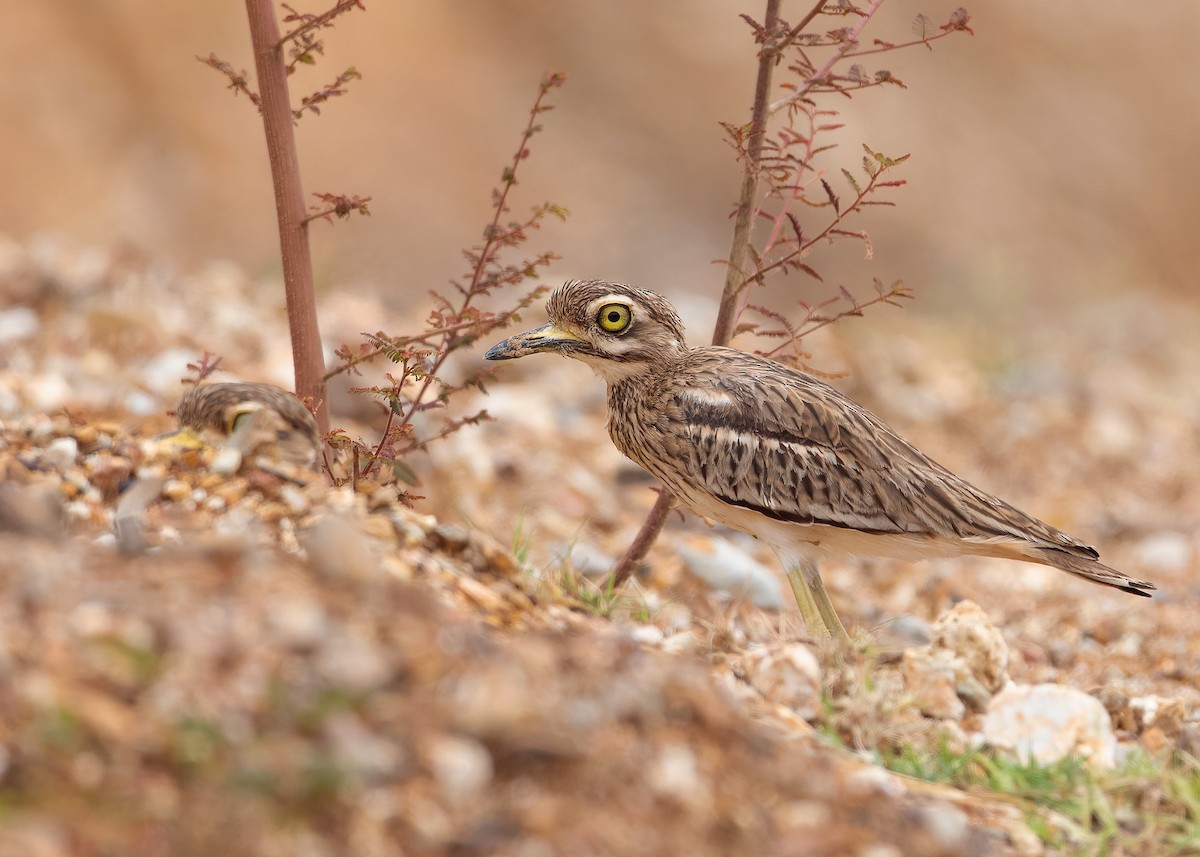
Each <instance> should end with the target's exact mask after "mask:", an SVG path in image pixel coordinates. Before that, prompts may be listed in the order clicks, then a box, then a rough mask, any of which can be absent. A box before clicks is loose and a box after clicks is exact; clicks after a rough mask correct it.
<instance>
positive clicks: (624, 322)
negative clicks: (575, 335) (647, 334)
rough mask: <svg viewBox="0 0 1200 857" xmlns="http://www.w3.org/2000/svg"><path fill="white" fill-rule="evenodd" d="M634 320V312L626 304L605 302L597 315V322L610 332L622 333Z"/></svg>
mask: <svg viewBox="0 0 1200 857" xmlns="http://www.w3.org/2000/svg"><path fill="white" fill-rule="evenodd" d="M632 322H633V313H632V312H630V310H629V307H627V306H626V305H625V304H605V305H604V306H602V307H600V312H599V313H597V315H596V323H597V324H598V325H600V327H602V328H603V329H604V330H607V331H608V332H609V333H620V332H621V331H622V330H624V329H625V328H627V327H629V325H630V324H631V323H632Z"/></svg>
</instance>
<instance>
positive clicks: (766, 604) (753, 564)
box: [676, 536, 787, 610]
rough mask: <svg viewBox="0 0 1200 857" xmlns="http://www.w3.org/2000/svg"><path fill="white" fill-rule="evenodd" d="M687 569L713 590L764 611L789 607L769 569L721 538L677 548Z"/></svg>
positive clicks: (692, 542) (711, 538) (696, 539)
mask: <svg viewBox="0 0 1200 857" xmlns="http://www.w3.org/2000/svg"><path fill="white" fill-rule="evenodd" d="M676 550H677V551H678V552H679V557H680V559H682V560H683V564H684V566H686V567H687V569H688V571H690V572H691V573H692V574H694V575H695V576H696V577H698V578H700V579H701V580H703V581H704V582H705V583H707V584H708V585H709V586H710V587H712V588H713V589H717V590H720V591H722V592H728V593H729V594H730V595H732V596H733V597H734V598H743V597H744V598H746V599H747V600H748V601H749V602H750V603H751V604H753V605H754V606H755V607H758V608H759V609H761V610H781V609H783V608H784V607H785V606H786V605H787V600H786V599H785V598H784V596H783V587H782V586H781V585H780V583H779V579H778V578H777V577H776V576H775V575H774V574H772V573H771V571H770V569H768V568H767V567H766V566H764V565H763V564H762V563H760V562H758V561H756V560H755V559H754V558H753V557H751V556H750V555H749V554H747V553H746V552H745V551H743V550H742V549H741V548H739V547H737V546H736V545H734V544H733V543H732V542H730V541H727V540H726V539H722V538H719V537H715V536H712V537H708V538H695V539H691V540H689V541H688V542H680V543H679V544H678V545H677V546H676Z"/></svg>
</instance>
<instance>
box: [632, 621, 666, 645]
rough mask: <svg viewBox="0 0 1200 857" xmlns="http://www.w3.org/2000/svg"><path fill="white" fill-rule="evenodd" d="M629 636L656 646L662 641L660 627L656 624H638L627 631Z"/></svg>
mask: <svg viewBox="0 0 1200 857" xmlns="http://www.w3.org/2000/svg"><path fill="white" fill-rule="evenodd" d="M629 636H630V637H632V638H633V639H634V640H636V641H637V642H639V643H645V644H646V645H649V646H658V645H660V644H661V643H662V641H663V632H662V629H661V628H659V627H657V626H656V625H638V626H637V627H636V628H634V629H633V630H632V631H630V632H629Z"/></svg>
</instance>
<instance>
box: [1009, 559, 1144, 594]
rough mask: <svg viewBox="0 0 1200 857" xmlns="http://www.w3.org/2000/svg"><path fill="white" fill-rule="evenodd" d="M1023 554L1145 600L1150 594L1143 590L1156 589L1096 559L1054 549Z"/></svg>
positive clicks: (1035, 560) (1032, 560)
mask: <svg viewBox="0 0 1200 857" xmlns="http://www.w3.org/2000/svg"><path fill="white" fill-rule="evenodd" d="M1023 553H1024V556H1023V557H1022V558H1023V559H1027V560H1029V561H1030V562H1037V563H1041V564H1042V565H1049V566H1053V567H1054V568H1058V569H1061V570H1062V571H1065V572H1067V573H1068V574H1073V575H1075V576H1076V577H1082V578H1083V579H1084V580H1090V581H1091V582H1092V583H1099V584H1101V585H1103V586H1111V587H1113V588H1114V589H1120V590H1121V591H1123V592H1129V593H1132V594H1134V595H1141V596H1143V597H1145V598H1149V597H1150V593H1149V592H1146V591H1145V590H1147V589H1157V588H1158V587H1156V586H1155V585H1154V584H1153V583H1150V582H1149V581H1145V580H1134V579H1133V578H1132V577H1130V576H1129V575H1127V574H1124V573H1122V572H1119V571H1117V570H1116V569H1115V568H1109V567H1108V566H1107V565H1105V564H1104V563H1102V562H1100V560H1098V559H1092V558H1090V557H1081V556H1077V555H1075V554H1072V553H1067V552H1066V551H1062V550H1056V549H1054V548H1032V549H1030V550H1029V551H1028V552H1023Z"/></svg>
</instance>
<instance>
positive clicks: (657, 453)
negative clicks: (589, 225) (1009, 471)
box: [485, 280, 1155, 642]
mask: <svg viewBox="0 0 1200 857" xmlns="http://www.w3.org/2000/svg"><path fill="white" fill-rule="evenodd" d="M546 310H547V313H548V314H549V316H550V322H549V323H548V324H545V325H543V326H542V327H539V328H536V329H534V330H530V331H528V332H526V333H522V334H519V335H517V336H513V337H511V338H509V339H506V340H505V341H504V342H501V343H499V344H498V345H496V346H494V347H493V348H492V349H491V350H490V351H488V352H487V354H486V355H485V356H486V357H487V359H489V360H508V359H512V358H515V357H524V356H525V355H527V354H537V353H539V352H553V353H557V354H562V355H564V356H566V357H572V358H574V359H576V360H580V361H582V362H583V363H586V364H587V365H588V366H590V367H591V368H592V369H593V370H594V371H595V372H596V374H597V375H599V376H600V377H602V378H603V379H604V380H605V381H606V382H607V384H608V432H609V435H610V436H611V437H612V440H613V443H615V444H616V446H617V448H618V449H619V450H621V452H623V453H624V454H625V455H626V456H628V457H629V458H630V459H632V460H633V461H635V462H636V463H638V464H640V465H641V466H642V467H644V468H646V470H648V471H650V473H652V474H653V475H654V476H656V477H658V479H659V480H660V481H661V482H662V483H663V485H664V486H665V487H666V488H667V490H669V491H670V492H671V493H672V494H674V495H675V496H676V497H677V498H678V499H679V500H680V502H682V503H683V505H685V506H687V507H688V508H690V509H691V510H692V511H693V512H695V513H696V514H698V515H701V516H703V517H705V518H710V519H711V520H714V521H717V522H719V523H722V524H725V525H727V526H730V527H733V528H734V529H738V530H741V531H742V532H745V533H749V534H751V535H753V536H755V537H756V538H759V539H761V540H762V541H764V542H766V543H767V544H768V545H770V546H771V547H772V548H773V549H774V550H775V552H776V553H777V554H778V556H779V558H780V561H781V562H782V563H783V566H784V568H785V570H786V571H787V576H788V580H789V582H790V583H791V586H792V591H793V592H794V593H795V596H796V603H797V604H798V605H799V607H800V612H801V613H802V614H803V617H804V621H805V623H806V625H807V626H808V628H809V630H810V632H814V633H819V632H820V631H821V630H822V628H823V629H824V630H825V631H826V632H828V633H829V635H830V636H832V637H835V638H837V639H839V640H840V641H843V642H844V641H846V640H847V639H848V638H847V636H846V631H845V629H844V628H843V627H842V623H841V620H840V619H838V615H837V612H836V611H835V610H834V608H833V604H832V602H831V601H830V600H829V594H828V593H827V592H826V590H825V585H824V583H822V581H821V575H820V572H819V570H818V566H817V563H818V561H819V560H820V559H821V558H822V557H823V556H826V555H828V554H831V553H850V554H870V555H879V556H893V557H899V558H902V559H929V558H932V557H947V556H961V555H966V554H976V555H980V556H990V557H1001V558H1004V559H1015V560H1022V561H1025V562H1033V563H1039V564H1041V565H1048V566H1052V567H1054V568H1057V569H1061V570H1062V571H1065V572H1067V573H1069V574H1073V575H1075V576H1077V577H1081V578H1083V579H1085V580H1089V581H1092V582H1093V583H1100V584H1103V585H1105V586H1111V587H1114V588H1116V589H1120V590H1122V591H1124V592H1130V593H1133V594H1134V595H1148V593H1147V592H1146V590H1150V589H1154V588H1155V587H1154V584H1152V583H1147V582H1146V581H1143V580H1134V579H1133V578H1131V577H1128V576H1127V575H1125V574H1122V573H1121V572H1119V571H1117V570H1116V569H1113V568H1109V567H1108V566H1106V565H1104V564H1103V563H1101V562H1100V560H1099V558H1098V557H1099V554H1098V553H1097V552H1096V550H1095V548H1092V547H1089V546H1088V545H1086V544H1084V543H1083V542H1081V541H1079V540H1078V539H1076V538H1074V537H1073V536H1069V535H1067V534H1066V533H1064V532H1061V531H1060V530H1057V529H1055V528H1054V527H1052V526H1050V525H1049V524H1047V523H1044V522H1042V521H1039V520H1038V519H1037V518H1034V517H1031V516H1029V515H1027V514H1025V513H1024V512H1022V511H1021V510H1019V509H1017V508H1015V507H1013V506H1010V505H1009V504H1008V503H1005V502H1004V501H1003V500H1001V499H999V498H998V497H993V496H992V495H990V494H988V493H986V492H984V491H981V490H980V489H978V488H976V487H975V486H974V485H972V484H971V483H969V482H967V481H966V480H965V479H962V478H961V477H959V476H956V475H955V474H953V473H951V472H950V471H949V470H947V469H946V468H944V467H942V466H941V465H940V464H938V463H937V462H935V461H933V460H932V459H931V458H929V457H928V456H926V455H925V454H924V453H922V452H921V451H920V450H918V449H917V448H916V447H915V446H913V445H912V444H911V443H909V442H908V441H906V440H905V439H904V438H902V437H900V435H898V434H896V432H895V431H893V430H892V429H890V428H888V427H887V425H885V424H884V423H883V421H882V420H880V419H879V418H878V417H876V416H875V415H874V414H872V413H870V412H869V411H868V410H866V409H865V408H863V407H862V406H860V405H858V404H856V403H855V402H853V401H851V400H850V399H849V398H847V397H846V396H845V395H843V394H842V393H839V392H838V391H837V390H835V389H834V388H833V387H830V386H829V385H828V384H826V383H824V382H823V381H820V380H818V379H816V378H814V377H812V376H811V375H806V374H804V373H803V372H799V371H797V370H795V369H791V368H789V367H787V366H784V365H783V364H780V363H776V362H773V361H771V360H767V359H765V358H762V357H758V356H756V355H753V354H748V353H746V352H744V351H739V350H737V349H734V348H720V347H715V346H701V347H699V348H689V347H688V346H687V344H686V342H685V341H684V336H683V324H682V322H681V321H680V320H679V316H678V314H677V313H676V312H675V309H674V307H672V306H671V304H670V303H669V302H668V301H667V300H666V299H665V298H663V297H662V296H661V295H658V294H656V293H654V292H649V291H645V290H643V289H635V288H632V287H631V286H626V285H620V284H617V283H607V282H603V281H599V280H584V281H571V282H568V283H566V284H565V285H563V286H562V287H561V288H559V289H558V290H556V291H555V292H554V293H553V294H552V295H551V296H550V298H549V300H548V301H547V303H546Z"/></svg>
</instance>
